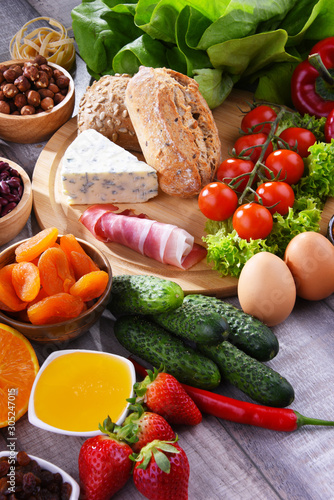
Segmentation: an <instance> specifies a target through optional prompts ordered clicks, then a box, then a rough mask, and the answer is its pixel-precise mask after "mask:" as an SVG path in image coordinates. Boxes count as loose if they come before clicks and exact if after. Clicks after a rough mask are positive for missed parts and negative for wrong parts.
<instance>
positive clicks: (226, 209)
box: [198, 182, 238, 221]
mask: <svg viewBox="0 0 334 500" xmlns="http://www.w3.org/2000/svg"><path fill="white" fill-rule="evenodd" d="M198 206H199V209H200V211H201V212H202V214H203V215H205V217H207V218H208V219H211V220H216V221H222V220H225V219H228V218H229V217H231V215H232V214H233V213H234V211H235V209H236V208H237V206H238V196H237V194H236V193H235V191H233V189H231V188H230V187H229V186H227V185H226V184H224V183H223V182H211V183H210V184H207V186H205V187H204V188H203V189H202V190H201V192H200V193H199V195H198Z"/></svg>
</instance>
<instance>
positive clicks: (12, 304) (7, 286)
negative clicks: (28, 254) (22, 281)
mask: <svg viewBox="0 0 334 500" xmlns="http://www.w3.org/2000/svg"><path fill="white" fill-rule="evenodd" d="M14 266H15V264H7V265H6V266H4V267H2V268H1V269H0V297H1V302H2V303H3V304H4V305H5V306H6V307H7V308H9V310H11V311H22V309H25V308H26V307H27V302H24V301H22V300H21V299H20V298H19V297H18V296H17V293H16V291H15V288H14V286H13V282H12V273H13V268H14Z"/></svg>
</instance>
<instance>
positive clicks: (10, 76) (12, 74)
mask: <svg viewBox="0 0 334 500" xmlns="http://www.w3.org/2000/svg"><path fill="white" fill-rule="evenodd" d="M3 76H4V77H5V80H6V81H7V82H8V83H13V82H14V80H15V79H16V78H17V74H16V71H15V69H11V68H8V69H6V71H4V72H3Z"/></svg>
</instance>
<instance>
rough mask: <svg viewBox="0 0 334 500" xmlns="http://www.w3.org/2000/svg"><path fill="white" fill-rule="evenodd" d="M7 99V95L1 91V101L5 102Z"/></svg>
mask: <svg viewBox="0 0 334 500" xmlns="http://www.w3.org/2000/svg"><path fill="white" fill-rule="evenodd" d="M5 100H6V97H5V94H4V93H3V90H0V101H5Z"/></svg>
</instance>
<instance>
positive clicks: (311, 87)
mask: <svg viewBox="0 0 334 500" xmlns="http://www.w3.org/2000/svg"><path fill="white" fill-rule="evenodd" d="M333 76H334V37H329V38H325V39H324V40H321V41H320V42H318V43H316V44H315V45H314V47H313V48H312V49H311V51H310V55H309V57H308V59H307V60H305V61H302V62H301V63H300V64H298V66H297V67H296V68H295V70H294V72H293V74H292V78H291V99H292V102H293V105H294V106H295V108H296V110H297V111H299V113H301V114H305V113H308V114H309V115H314V116H316V117H317V118H320V117H321V116H327V115H328V114H329V112H330V111H331V110H332V109H333V108H334V78H333Z"/></svg>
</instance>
